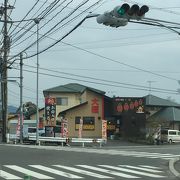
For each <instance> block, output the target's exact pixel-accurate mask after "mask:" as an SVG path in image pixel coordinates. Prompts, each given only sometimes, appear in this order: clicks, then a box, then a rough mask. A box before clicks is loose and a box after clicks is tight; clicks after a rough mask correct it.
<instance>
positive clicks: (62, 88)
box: [43, 83, 105, 94]
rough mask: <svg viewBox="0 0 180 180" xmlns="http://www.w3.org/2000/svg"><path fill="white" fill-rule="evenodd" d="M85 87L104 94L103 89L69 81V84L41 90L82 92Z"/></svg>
mask: <svg viewBox="0 0 180 180" xmlns="http://www.w3.org/2000/svg"><path fill="white" fill-rule="evenodd" d="M86 89H89V90H91V91H94V92H96V93H99V94H105V92H104V91H101V90H98V89H94V88H91V87H87V86H84V85H81V84H78V83H69V84H65V85H61V86H57V87H54V88H50V89H46V90H44V91H43V93H46V92H65V93H83V92H84V91H85V90H86Z"/></svg>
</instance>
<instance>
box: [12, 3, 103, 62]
mask: <svg viewBox="0 0 180 180" xmlns="http://www.w3.org/2000/svg"><path fill="white" fill-rule="evenodd" d="M88 1H89V0H86V1H85V2H84V3H83V4H81V5H79V6H78V8H80V7H81V6H82V5H84V4H85V3H86V2H88ZM100 1H102V0H99V1H98V2H96V3H94V4H93V5H92V6H94V5H96V4H97V3H99V2H100ZM92 6H90V7H88V8H86V10H84V11H83V12H81V13H80V14H82V13H84V12H86V11H87V10H88V9H90V8H91V7H92ZM76 10H77V8H76ZM74 12H75V11H74ZM69 15H71V14H69ZM69 15H68V16H69ZM68 16H66V17H65V18H63V19H62V20H65V19H67V18H68ZM77 16H79V15H77ZM77 16H76V17H77ZM73 19H74V18H73ZM85 19H87V17H85V18H83V20H82V21H81V22H80V23H78V25H76V26H75V28H73V29H72V30H70V31H69V32H68V33H67V34H65V35H64V36H63V38H61V39H60V40H59V41H57V42H55V43H54V44H52V45H50V46H48V47H47V48H45V49H44V50H41V51H40V52H39V53H38V54H40V53H42V52H45V51H46V50H48V49H49V48H51V47H53V46H54V45H56V44H58V43H59V42H60V41H61V40H62V39H64V38H65V37H67V36H68V35H69V34H70V33H71V32H73V31H74V30H75V29H76V28H77V27H78V26H79V25H80V24H81V23H82V22H83V21H85ZM62 20H61V21H62ZM70 21H71V20H69V21H68V23H69V22H70ZM58 24H60V22H59V23H58ZM56 26H57V24H56V25H55V26H53V28H51V29H50V30H49V31H47V32H46V33H45V34H44V35H43V36H41V37H40V38H39V41H41V40H42V38H45V37H46V36H47V34H48V33H50V32H51V31H52V30H53V29H54V28H55V27H56ZM36 42H37V40H36V41H34V42H33V43H32V44H30V45H29V46H28V47H26V48H25V49H24V50H22V51H21V52H24V51H27V50H28V49H29V48H31V47H32V46H34V45H36ZM21 52H20V53H21ZM20 53H18V54H17V55H15V56H14V57H16V56H19V54H20ZM36 54H37V53H36ZM33 56H35V55H32V56H29V58H30V57H33ZM11 59H12V58H10V59H9V60H11Z"/></svg>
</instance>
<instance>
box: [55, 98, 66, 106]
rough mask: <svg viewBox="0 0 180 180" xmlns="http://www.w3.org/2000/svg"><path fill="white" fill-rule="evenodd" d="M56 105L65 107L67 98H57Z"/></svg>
mask: <svg viewBox="0 0 180 180" xmlns="http://www.w3.org/2000/svg"><path fill="white" fill-rule="evenodd" d="M56 104H57V105H61V106H67V105H68V98H67V97H57V98H56Z"/></svg>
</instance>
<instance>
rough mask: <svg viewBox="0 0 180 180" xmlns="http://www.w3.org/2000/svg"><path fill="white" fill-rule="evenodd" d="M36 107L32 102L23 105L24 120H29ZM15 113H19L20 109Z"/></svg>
mask: <svg viewBox="0 0 180 180" xmlns="http://www.w3.org/2000/svg"><path fill="white" fill-rule="evenodd" d="M36 110H37V106H36V105H35V104H34V103H32V102H26V103H24V104H23V115H24V119H30V116H31V115H32V114H34V113H36ZM16 113H18V114H19V113H20V107H19V108H18V109H17V112H16Z"/></svg>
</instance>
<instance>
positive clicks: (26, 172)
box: [5, 165, 54, 179]
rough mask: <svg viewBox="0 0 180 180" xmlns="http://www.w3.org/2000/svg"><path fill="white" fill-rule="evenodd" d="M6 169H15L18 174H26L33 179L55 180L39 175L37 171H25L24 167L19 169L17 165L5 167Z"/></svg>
mask: <svg viewBox="0 0 180 180" xmlns="http://www.w3.org/2000/svg"><path fill="white" fill-rule="evenodd" d="M5 167H7V168H10V169H13V170H15V171H18V172H23V173H24V174H28V175H30V176H32V177H35V178H37V179H54V178H53V177H50V176H46V175H44V174H41V173H37V172H35V171H31V170H28V169H25V168H23V167H19V166H16V165H5Z"/></svg>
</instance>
